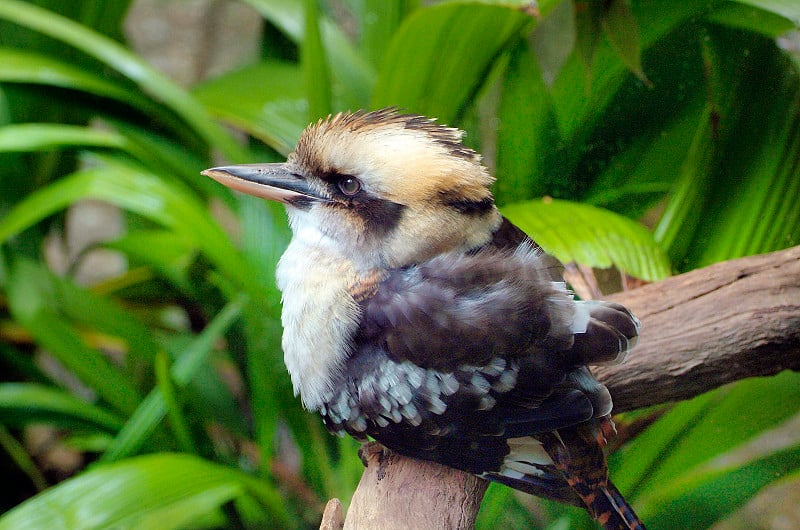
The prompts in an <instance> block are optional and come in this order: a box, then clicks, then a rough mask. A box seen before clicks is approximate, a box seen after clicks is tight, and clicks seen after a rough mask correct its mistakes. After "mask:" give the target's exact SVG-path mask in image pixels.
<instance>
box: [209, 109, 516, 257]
mask: <svg viewBox="0 0 800 530" xmlns="http://www.w3.org/2000/svg"><path fill="white" fill-rule="evenodd" d="M462 136H463V133H462V132H461V131H460V130H458V129H453V128H450V127H445V126H442V125H439V124H437V123H435V122H434V121H433V120H431V119H429V118H426V117H424V116H417V115H409V114H400V113H398V112H397V111H396V110H394V109H384V110H378V111H374V112H363V111H359V112H353V113H340V114H336V115H335V116H331V117H328V118H326V119H323V120H320V121H318V122H317V123H315V124H312V125H310V126H309V127H308V128H307V129H306V130H305V131H303V134H302V135H301V136H300V140H299V141H298V143H297V147H296V149H295V151H294V152H292V153H291V154H290V155H289V157H288V159H287V161H286V162H285V163H283V164H249V165H237V166H226V167H217V168H212V169H208V170H206V171H204V172H203V174H204V175H207V176H209V177H211V178H214V179H215V180H217V181H219V182H221V183H222V184H225V185H226V186H229V187H231V188H233V189H236V190H239V191H242V192H244V193H248V194H251V195H256V196H258V197H263V198H266V199H272V200H277V201H281V202H283V203H285V204H286V205H287V211H288V214H289V220H290V225H291V227H292V230H293V232H294V236H295V237H296V238H298V237H299V238H303V239H304V240H305V241H307V242H309V243H310V244H313V245H328V246H330V247H331V248H334V249H336V250H337V251H338V252H341V253H342V254H343V255H345V256H348V257H349V258H350V259H353V260H355V261H357V262H358V264H359V266H360V267H363V268H372V267H400V266H405V265H409V264H413V263H418V262H420V261H424V260H426V259H429V258H431V257H433V256H435V255H437V254H439V253H442V252H447V251H452V250H467V249H470V248H474V247H477V246H480V245H482V244H483V243H485V242H487V241H488V240H489V239H490V237H491V234H492V232H493V231H494V230H495V229H496V228H497V227H498V226H499V224H500V222H501V217H500V214H499V212H498V211H497V209H496V207H495V205H494V200H493V197H492V194H491V191H490V189H489V188H490V186H491V184H492V182H493V181H494V179H493V177H492V176H491V175H489V173H488V172H487V170H486V168H485V167H484V166H483V165H482V164H481V159H480V155H478V154H477V153H476V152H475V151H473V150H471V149H469V148H467V147H465V146H464V145H463V144H462V143H461V137H462Z"/></svg>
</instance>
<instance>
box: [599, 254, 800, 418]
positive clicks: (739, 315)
mask: <svg viewBox="0 0 800 530" xmlns="http://www.w3.org/2000/svg"><path fill="white" fill-rule="evenodd" d="M608 298H609V299H612V300H615V301H617V302H620V303H621V304H623V305H625V306H626V307H628V308H630V309H631V310H632V311H633V312H634V314H635V315H637V316H638V317H639V318H640V319H641V321H642V330H641V336H640V337H639V345H638V346H637V347H636V349H634V350H633V352H631V354H630V355H629V356H628V359H627V361H626V362H625V363H624V364H620V365H617V366H608V367H602V368H597V369H596V370H594V372H595V374H596V375H597V377H598V379H600V380H601V381H602V382H603V383H605V384H606V386H608V388H609V390H610V391H611V395H612V397H613V398H614V412H624V411H628V410H634V409H638V408H642V407H647V406H650V405H656V404H659V403H668V402H672V401H680V400H683V399H688V398H691V397H694V396H696V395H698V394H701V393H703V392H706V391H708V390H711V389H714V388H717V387H719V386H722V385H724V384H726V383H730V382H732V381H737V380H739V379H744V378H746V377H755V376H765V375H774V374H777V373H778V372H780V371H782V370H786V369H789V370H800V247H792V248H790V249H787V250H782V251H779V252H773V253H770V254H763V255H760V256H751V257H748V258H741V259H737V260H733V261H727V262H724V263H718V264H716V265H712V266H710V267H706V268H704V269H699V270H696V271H692V272H688V273H686V274H681V275H680V276H673V277H672V278H668V279H666V280H664V281H661V282H658V283H653V284H650V285H646V286H644V287H640V288H638V289H634V290H632V291H627V292H624V293H618V294H616V295H613V296H610V297H608Z"/></svg>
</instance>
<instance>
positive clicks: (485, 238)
mask: <svg viewBox="0 0 800 530" xmlns="http://www.w3.org/2000/svg"><path fill="white" fill-rule="evenodd" d="M462 135H463V133H462V132H461V131H459V130H458V129H454V128H450V127H445V126H442V125H439V124H437V123H436V122H435V121H433V120H431V119H428V118H426V117H423V116H416V115H409V114H401V113H399V112H397V111H396V110H394V109H384V110H379V111H375V112H363V111H359V112H352V113H340V114H336V115H335V116H332V117H328V118H327V119H323V120H320V121H319V122H317V123H316V124H312V125H310V126H309V127H308V128H307V129H306V130H305V131H304V132H303V134H302V136H301V137H300V140H299V142H298V144H297V147H296V149H295V151H294V152H293V153H291V154H290V155H289V157H288V160H287V161H286V162H285V163H283V164H250V165H236V166H226V167H216V168H213V169H208V170H206V171H204V172H203V173H204V174H205V175H207V176H210V177H211V178H214V179H216V180H217V181H219V182H221V183H222V184H224V185H226V186H229V187H231V188H233V189H235V190H239V191H242V192H244V193H248V194H251V195H256V196H258V197H263V198H266V199H272V200H276V201H280V202H283V203H284V204H285V205H286V210H287V212H288V216H289V224H290V226H291V229H292V233H293V237H292V240H291V242H290V243H289V246H288V248H287V249H286V252H285V253H284V254H283V256H282V257H281V259H280V263H279V264H278V268H277V283H278V287H279V288H280V290H281V292H282V294H283V314H282V322H283V328H284V332H283V343H282V344H283V351H284V358H285V362H286V367H287V368H288V370H289V373H290V375H291V379H292V383H293V385H294V391H295V393H296V394H298V395H299V396H300V398H301V399H302V402H303V405H304V406H305V407H306V408H308V409H309V410H312V411H317V412H319V413H320V414H321V415H322V417H323V419H324V421H325V424H326V425H327V427H328V429H329V430H330V431H332V432H334V433H337V434H343V433H348V434H350V435H352V436H354V437H356V438H357V439H360V440H366V439H368V438H370V437H371V438H374V439H375V440H377V441H379V442H380V443H381V444H383V445H385V446H386V447H388V448H390V449H392V450H395V451H397V452H398V453H401V454H404V455H407V456H411V457H415V458H421V459H425V460H432V461H435V462H439V463H442V464H444V465H447V466H451V467H454V468H458V469H461V470H465V471H468V472H472V473H475V474H477V475H479V476H481V477H484V478H486V479H490V480H494V481H497V482H501V483H503V484H506V485H508V486H511V487H513V488H516V489H519V490H522V491H525V492H528V493H532V494H536V495H541V496H545V497H549V498H553V499H557V500H560V501H565V502H571V503H574V504H578V505H583V506H585V507H586V508H587V509H588V511H589V512H590V513H591V514H592V515H593V516H594V517H595V518H596V519H597V520H598V521H599V522H600V523H602V524H603V525H604V526H605V527H606V528H642V527H643V526H642V524H641V521H639V519H638V518H637V517H636V515H635V514H634V513H633V511H632V510H631V509H630V507H629V506H628V504H627V503H626V502H625V500H624V499H623V497H622V495H621V494H620V493H619V491H618V490H617V489H616V488H615V487H614V485H613V484H612V483H611V482H610V481H609V480H608V471H607V467H606V463H605V458H604V456H603V452H602V445H603V444H604V442H605V436H607V435H609V434H610V433H612V432H613V424H612V423H611V420H610V418H609V414H610V412H611V398H610V396H609V393H608V391H607V390H606V388H605V387H604V386H603V385H602V384H600V383H599V382H598V381H597V380H595V378H594V377H593V376H592V374H591V373H590V372H589V370H588V369H587V367H586V365H592V364H600V363H609V362H617V361H619V360H621V359H622V357H624V355H625V354H626V352H627V351H628V350H629V349H630V348H631V347H632V346H633V345H634V343H635V342H636V338H637V335H638V327H639V323H638V321H637V320H636V318H635V317H634V316H633V315H632V314H631V313H630V312H629V311H628V310H627V309H625V308H624V307H622V306H620V305H618V304H613V303H607V302H595V301H576V300H574V299H573V296H572V294H571V293H570V292H569V291H568V290H567V288H566V286H565V284H564V282H563V279H562V278H560V271H559V269H558V268H557V263H556V262H555V261H554V260H553V259H552V258H549V257H548V256H547V255H545V254H544V253H543V252H542V251H541V249H540V248H539V247H537V246H536V244H535V243H534V242H533V241H531V239H529V238H528V237H527V236H526V235H525V234H524V233H523V232H522V231H520V230H519V229H518V228H516V227H515V226H514V225H512V224H511V223H510V222H509V221H507V220H506V219H504V218H503V216H502V215H501V214H500V212H499V211H498V209H497V207H496V206H495V204H494V200H493V197H492V192H491V190H490V187H491V185H492V183H493V181H494V178H493V177H492V176H491V175H490V174H489V173H488V171H487V169H486V167H484V166H483V165H482V163H481V157H480V156H479V155H478V154H477V153H476V152H474V151H473V150H471V149H469V148H467V147H465V146H464V145H463V144H462V142H461V138H462Z"/></svg>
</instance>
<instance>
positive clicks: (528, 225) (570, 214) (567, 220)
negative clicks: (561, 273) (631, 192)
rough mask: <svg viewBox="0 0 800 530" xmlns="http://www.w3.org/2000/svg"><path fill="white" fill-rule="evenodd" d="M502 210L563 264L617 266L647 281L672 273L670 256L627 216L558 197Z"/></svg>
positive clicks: (527, 202)
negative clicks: (668, 257)
mask: <svg viewBox="0 0 800 530" xmlns="http://www.w3.org/2000/svg"><path fill="white" fill-rule="evenodd" d="M501 210H502V212H503V215H505V216H506V217H508V219H509V220H510V221H511V222H512V223H514V224H515V225H517V226H519V227H520V228H521V229H522V230H524V231H525V232H526V233H528V234H529V235H530V236H531V237H532V238H533V239H534V240H535V241H536V243H538V244H539V245H540V246H541V247H542V248H543V249H544V250H545V251H546V252H548V253H549V254H552V255H553V256H555V257H556V258H557V259H559V260H560V261H562V262H564V263H569V262H577V263H581V264H583V265H588V266H590V267H599V268H607V267H611V266H615V267H617V268H618V269H620V270H621V271H623V272H625V273H626V274H629V275H631V276H634V277H637V278H641V279H643V280H647V281H656V280H660V279H663V278H665V277H667V276H669V275H670V263H669V260H668V259H667V257H666V256H665V255H664V253H663V252H662V251H661V249H660V248H659V246H658V245H657V244H656V243H655V241H654V240H653V237H652V235H651V234H650V232H648V231H647V230H646V229H645V228H644V227H643V226H641V225H639V224H638V223H636V222H635V221H631V220H630V219H628V218H626V217H622V216H620V215H617V214H615V213H613V212H609V211H607V210H602V209H600V208H596V207H594V206H589V205H585V204H579V203H573V202H569V201H561V200H557V199H546V200H545V199H543V200H534V201H526V202H521V203H515V204H509V205H507V206H505V207H503V208H502V209H501Z"/></svg>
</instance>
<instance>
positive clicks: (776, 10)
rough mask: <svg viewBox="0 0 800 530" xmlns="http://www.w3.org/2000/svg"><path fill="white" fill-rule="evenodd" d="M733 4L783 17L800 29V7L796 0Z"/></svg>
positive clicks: (739, 0) (745, 0) (753, 0)
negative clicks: (751, 7) (755, 8)
mask: <svg viewBox="0 0 800 530" xmlns="http://www.w3.org/2000/svg"><path fill="white" fill-rule="evenodd" d="M732 1H733V2H736V3H739V4H744V5H748V6H753V7H757V8H759V9H762V10H764V11H767V12H769V13H773V14H775V15H779V16H782V17H784V18H786V19H788V20H790V21H791V22H792V24H794V25H795V27H800V5H798V3H797V2H795V1H794V0H732Z"/></svg>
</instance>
